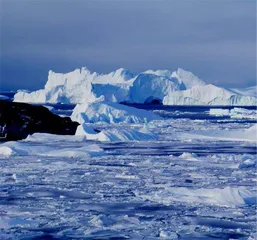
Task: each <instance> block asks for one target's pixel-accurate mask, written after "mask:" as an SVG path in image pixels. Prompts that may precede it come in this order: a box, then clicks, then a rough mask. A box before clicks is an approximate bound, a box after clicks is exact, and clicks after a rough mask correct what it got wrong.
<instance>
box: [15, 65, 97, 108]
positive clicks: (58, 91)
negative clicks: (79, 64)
mask: <svg viewBox="0 0 257 240" xmlns="http://www.w3.org/2000/svg"><path fill="white" fill-rule="evenodd" d="M95 75H96V74H95V73H93V74H91V73H90V72H89V71H88V69H87V68H82V69H81V70H80V69H76V70H74V71H73V72H70V73H66V74H62V73H55V72H53V71H49V74H48V81H47V83H46V85H45V88H44V89H41V90H38V91H34V92H31V93H27V92H23V91H19V92H18V93H17V94H15V95H14V101H15V102H30V103H32V102H36V103H46V102H47V103H77V102H92V101H95V99H96V97H95V95H94V93H93V91H92V80H93V79H94V77H95Z"/></svg>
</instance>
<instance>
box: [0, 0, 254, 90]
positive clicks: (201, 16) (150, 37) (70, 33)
mask: <svg viewBox="0 0 257 240" xmlns="http://www.w3.org/2000/svg"><path fill="white" fill-rule="evenodd" d="M0 11H1V12H0V15H1V20H0V21H1V22H0V24H1V25H0V26H1V42H0V43H1V48H0V50H1V51H0V54H1V56H0V64H1V65H0V67H1V68H0V70H1V79H0V89H1V90H10V89H20V88H22V89H24V88H26V89H30V90H34V89H39V88H42V87H43V86H44V84H45V82H46V80H47V75H48V71H49V70H50V69H52V70H53V71H56V72H68V71H72V70H74V69H75V68H81V67H82V66H87V67H88V68H89V69H90V70H91V71H96V72H103V73H107V72H110V71H113V70H115V69H117V68H120V67H124V68H127V69H130V70H131V71H132V72H135V73H137V72H139V71H143V70H147V69H169V70H176V69H177V68H178V67H181V68H183V69H185V70H189V71H191V72H193V73H194V74H195V75H197V76H198V77H200V78H201V79H203V80H205V81H206V82H210V83H214V84H217V85H220V86H224V87H247V86H253V85H255V84H256V57H255V55H256V1H255V0H241V1H239V0H233V1H229V0H220V1H219V0H215V1H213V0H178V1H172V0H166V1H165V0H163V1H162V0H137V1H136V0H127V1H126V0H102V1H100V0H94V1H93V0H92V1H88V0H73V1H71V0H70V1H68V0H44V1H43V0H41V1H39V0H0Z"/></svg>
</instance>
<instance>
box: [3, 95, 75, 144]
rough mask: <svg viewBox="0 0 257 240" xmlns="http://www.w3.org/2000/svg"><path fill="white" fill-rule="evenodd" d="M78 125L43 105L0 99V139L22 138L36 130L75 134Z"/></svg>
mask: <svg viewBox="0 0 257 240" xmlns="http://www.w3.org/2000/svg"><path fill="white" fill-rule="evenodd" d="M78 125H79V123H77V122H73V121H71V119H70V118H69V117H60V116H58V115H55V114H54V113H52V112H51V111H49V109H47V108H46V107H43V106H37V105H31V104H27V103H16V102H9V101H5V100H0V132H1V133H0V134H1V138H0V141H10V140H21V139H24V138H26V137H27V136H28V135H29V134H33V133H35V132H40V133H51V134H61V135H74V134H75V132H76V129H77V126H78Z"/></svg>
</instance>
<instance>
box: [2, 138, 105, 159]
mask: <svg viewBox="0 0 257 240" xmlns="http://www.w3.org/2000/svg"><path fill="white" fill-rule="evenodd" d="M102 154H103V150H102V149H101V148H100V147H99V146H98V145H96V144H87V145H85V146H83V147H78V148H61V149H58V148H56V147H52V146H38V145H37V146H33V145H30V144H29V143H26V142H22V141H21V142H6V143H3V144H1V145H0V156H3V157H10V156H47V157H73V158H80V157H90V156H91V157H92V156H98V155H102Z"/></svg>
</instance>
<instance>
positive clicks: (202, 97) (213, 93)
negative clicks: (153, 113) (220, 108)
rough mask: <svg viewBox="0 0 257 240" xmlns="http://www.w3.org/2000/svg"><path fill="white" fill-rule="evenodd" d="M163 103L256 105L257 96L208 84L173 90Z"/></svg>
mask: <svg viewBox="0 0 257 240" xmlns="http://www.w3.org/2000/svg"><path fill="white" fill-rule="evenodd" d="M163 104H164V105H230V106H255V105H256V104H257V98H254V97H249V96H242V95H237V94H235V93H234V92H232V91H229V90H226V89H224V88H220V87H216V86H214V85H212V84H208V85H204V86H194V87H192V88H191V89H188V90H184V91H176V92H173V93H171V94H169V95H167V96H165V97H164V99H163Z"/></svg>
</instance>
